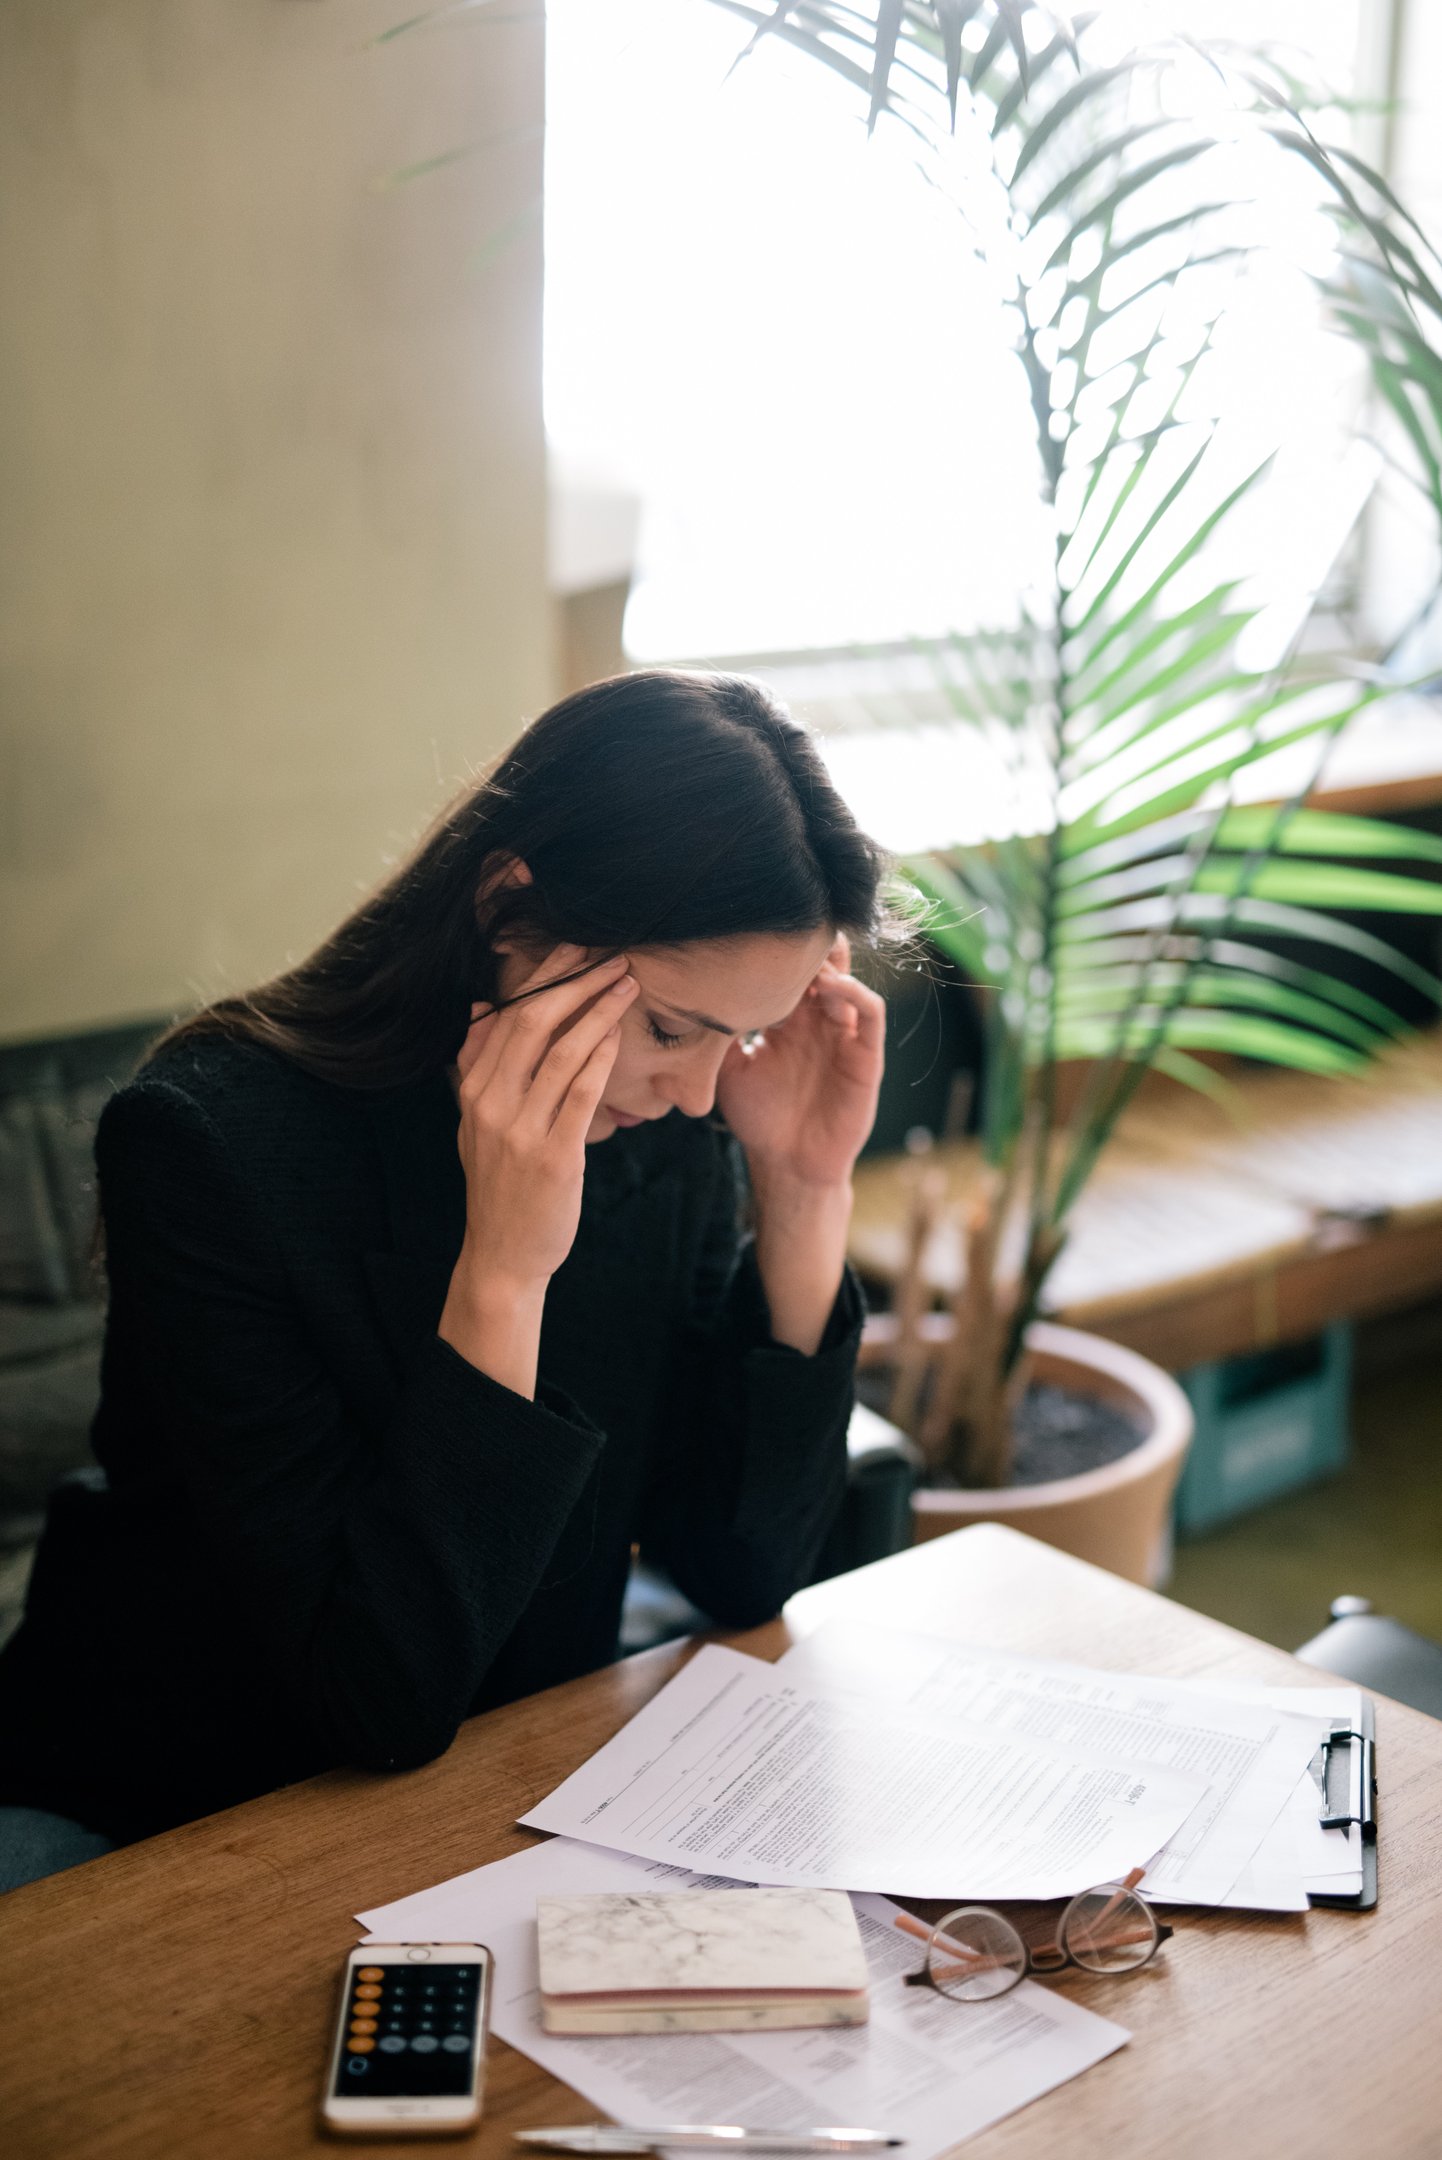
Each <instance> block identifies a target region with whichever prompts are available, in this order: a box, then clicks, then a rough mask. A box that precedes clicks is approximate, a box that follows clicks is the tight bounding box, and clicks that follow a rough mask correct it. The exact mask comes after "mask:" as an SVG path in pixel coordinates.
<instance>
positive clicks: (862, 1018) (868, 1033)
mask: <svg viewBox="0 0 1442 2160" xmlns="http://www.w3.org/2000/svg"><path fill="white" fill-rule="evenodd" d="M817 996H818V999H819V1002H820V1005H821V1009H822V1011H823V1012H824V1013H826V1015H827V1017H828V1018H829V1019H832V1020H835V1021H836V1022H837V1023H838V1025H841V1026H844V1027H845V1029H846V1032H847V1034H848V1035H854V1036H855V1038H856V1039H857V1041H858V1042H860V1043H861V1044H862V1045H863V1046H864V1047H865V1048H866V1049H868V1050H877V1049H880V1047H881V1044H882V1041H883V1039H884V1037H885V1034H886V1001H885V999H884V998H881V997H878V996H877V994H876V992H875V991H874V990H868V989H867V987H866V985H865V984H864V983H859V982H858V981H857V980H856V977H855V976H854V975H832V976H830V977H829V978H828V977H827V976H826V975H825V973H824V972H823V975H822V976H821V978H820V979H819V980H818V983H817Z"/></svg>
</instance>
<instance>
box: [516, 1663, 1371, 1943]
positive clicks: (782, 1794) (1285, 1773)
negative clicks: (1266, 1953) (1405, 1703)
mask: <svg viewBox="0 0 1442 2160" xmlns="http://www.w3.org/2000/svg"><path fill="white" fill-rule="evenodd" d="M1288 1692H1289V1694H1290V1695H1291V1697H1292V1700H1291V1701H1290V1703H1289V1704H1288V1705H1287V1706H1286V1707H1281V1706H1279V1705H1278V1704H1277V1703H1276V1702H1275V1701H1274V1700H1273V1699H1272V1697H1271V1695H1270V1694H1269V1693H1268V1691H1265V1690H1252V1691H1251V1694H1250V1697H1249V1699H1247V1700H1238V1699H1233V1698H1229V1697H1226V1696H1219V1695H1215V1694H1210V1693H1207V1692H1204V1691H1202V1690H1199V1689H1196V1688H1193V1687H1189V1686H1182V1685H1179V1684H1176V1683H1173V1682H1169V1681H1161V1680H1153V1679H1142V1678H1139V1677H1130V1676H1128V1675H1125V1674H1119V1673H1105V1672H1094V1671H1091V1670H1089V1669H1088V1668H1086V1667H1084V1666H1075V1665H1064V1664H1060V1663H1056V1662H1053V1661H1049V1660H1040V1659H1029V1658H1009V1657H1004V1656H999V1655H997V1654H996V1653H994V1652H987V1651H980V1650H972V1649H969V1648H967V1647H965V1646H963V1645H960V1644H954V1643H949V1642H945V1641H939V1640H933V1639H932V1638H931V1637H928V1636H916V1635H904V1634H896V1633H891V1632H889V1631H886V1630H881V1629H868V1628H858V1627H854V1626H848V1625H845V1624H837V1625H835V1626H832V1627H829V1628H824V1629H823V1630H822V1631H821V1633H820V1634H819V1635H816V1636H814V1637H812V1638H811V1639H810V1640H809V1641H808V1642H805V1643H802V1644H800V1645H798V1646H797V1648H795V1649H794V1650H792V1651H791V1652H790V1653H789V1654H788V1655H787V1656H786V1657H785V1658H783V1659H782V1661H781V1663H780V1664H779V1665H766V1664H763V1663H761V1662H760V1661H759V1660H757V1659H755V1658H748V1657H743V1656H742V1655H741V1654H740V1653H739V1652H738V1651H735V1650H725V1649H722V1648H720V1647H719V1646H717V1645H714V1644H709V1645H707V1646H706V1647H705V1648H703V1649H702V1650H700V1651H699V1652H698V1653H697V1655H696V1656H695V1657H694V1658H693V1659H692V1661H691V1663H690V1664H689V1665H688V1666H687V1667H686V1668H685V1670H684V1671H683V1672H681V1673H679V1674H678V1675H677V1677H676V1678H675V1679H674V1680H673V1681H672V1682H671V1683H670V1685H669V1686H668V1687H666V1688H663V1689H662V1691H661V1693H660V1694H659V1695H657V1696H656V1697H655V1698H654V1699H653V1700H652V1701H651V1702H650V1703H648V1704H647V1706H646V1708H645V1709H644V1710H642V1711H641V1712H640V1714H639V1715H638V1716H636V1717H634V1718H633V1719H632V1720H631V1722H630V1724H629V1725H627V1726H626V1727H624V1729H623V1730H622V1731H621V1732H619V1733H618V1734H617V1735H616V1737H615V1739H614V1740H612V1741H610V1742H609V1743H608V1745H607V1746H606V1747H604V1748H602V1749H601V1750H600V1751H599V1753H598V1754H596V1755H594V1756H592V1758H591V1760H590V1761H589V1762H587V1763H585V1764H583V1765H582V1767H581V1768H580V1769H579V1770H577V1771H576V1772H575V1773H574V1774H573V1775H572V1776H571V1777H569V1778H567V1780H566V1782H565V1783H564V1784H563V1785H561V1786H559V1787H558V1788H557V1789H556V1791H555V1792H553V1793H552V1794H550V1796H549V1797H548V1798H547V1799H545V1800H543V1801H542V1802H541V1804H540V1806H539V1807H536V1808H533V1809H532V1811H531V1812H530V1814H529V1815H527V1816H525V1817H523V1820H524V1821H525V1822H526V1823H527V1824H528V1825H530V1826H531V1827H532V1828H533V1829H537V1830H553V1831H557V1832H560V1833H561V1834H563V1835H565V1836H569V1837H577V1838H585V1839H591V1840H594V1841H596V1842H598V1843H604V1844H606V1845H609V1846H613V1847H615V1848H616V1849H617V1850H619V1851H623V1852H629V1853H634V1854H636V1855H637V1856H638V1857H640V1858H643V1859H648V1860H662V1861H668V1862H670V1863H672V1864H673V1865H676V1866H680V1867H706V1868H709V1869H711V1870H712V1871H713V1872H714V1873H716V1874H718V1875H728V1876H733V1877H740V1878H743V1879H745V1880H747V1881H753V1882H768V1883H796V1884H808V1885H815V1886H817V1887H827V1886H833V1887H843V1888H845V1889H848V1890H870V1891H880V1890H888V1891H891V1892H893V1893H895V1894H899V1895H901V1896H905V1897H955V1898H958V1899H960V1898H979V1897H984V1898H1054V1897H1063V1896H1068V1895H1070V1894H1071V1893H1073V1892H1075V1891H1078V1890H1085V1889H1088V1888H1090V1887H1091V1886H1092V1885H1093V1884H1094V1883H1100V1882H1108V1881H1110V1880H1112V1879H1113V1878H1115V1877H1118V1876H1121V1875H1124V1874H1126V1873H1127V1872H1128V1871H1129V1870H1130V1869H1132V1868H1135V1867H1145V1868H1146V1869H1147V1874H1146V1877H1145V1884H1144V1887H1145V1888H1146V1890H1147V1891H1148V1893H1149V1894H1151V1895H1154V1896H1156V1897H1159V1898H1166V1899H1170V1900H1172V1901H1173V1902H1177V1903H1185V1904H1206V1905H1221V1904H1226V1903H1228V1902H1230V1901H1231V1900H1232V1898H1233V1896H1234V1894H1237V1893H1240V1895H1241V1896H1242V1897H1244V1898H1245V1900H1246V1902H1248V1903H1249V1904H1251V1905H1253V1906H1257V1907H1261V1908H1263V1909H1265V1910H1268V1911H1274V1912H1289V1911H1301V1910H1302V1909H1304V1908H1305V1906H1306V1903H1307V1896H1306V1888H1305V1874H1304V1869H1303V1865H1302V1862H1301V1858H1300V1855H1299V1854H1298V1852H1297V1850H1296V1828H1297V1823H1298V1822H1299V1820H1300V1816H1298V1817H1296V1818H1294V1817H1293V1816H1292V1814H1291V1812H1290V1810H1291V1808H1292V1806H1293V1804H1294V1796H1295V1795H1296V1794H1297V1792H1298V1791H1299V1789H1300V1787H1301V1781H1302V1780H1303V1779H1305V1778H1307V1777H1308V1774H1309V1765H1310V1764H1311V1762H1312V1760H1313V1758H1314V1756H1315V1754H1316V1751H1317V1748H1318V1746H1319V1744H1320V1742H1321V1740H1322V1737H1323V1735H1324V1734H1325V1732H1326V1730H1327V1725H1328V1720H1327V1716H1326V1715H1325V1714H1323V1713H1322V1712H1321V1710H1320V1708H1319V1710H1318V1711H1315V1712H1314V1711H1313V1710H1312V1709H1311V1705H1310V1704H1307V1706H1306V1708H1305V1709H1304V1708H1303V1707H1302V1706H1301V1704H1300V1703H1299V1702H1298V1701H1297V1699H1296V1698H1297V1691H1288ZM1282 1825H1285V1826H1286V1827H1285V1828H1283V1827H1279V1826H1282ZM1321 1864H1322V1862H1321V1857H1320V1855H1317V1856H1316V1860H1315V1866H1316V1868H1320V1866H1321Z"/></svg>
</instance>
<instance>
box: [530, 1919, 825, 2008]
mask: <svg viewBox="0 0 1442 2160" xmlns="http://www.w3.org/2000/svg"><path fill="white" fill-rule="evenodd" d="M536 1933H537V1940H538V1948H539V1952H540V1975H541V2023H542V2025H543V2026H544V2028H545V2030H546V2031H547V2032H552V2033H606V2032H615V2033H635V2032H741V2031H764V2030H776V2029H778V2028H781V2027H785V2026H794V2025H861V2024H864V2023H865V2021H866V2011H867V1999H866V1957H865V1953H864V1952H863V1950H862V1947H861V1937H860V1934H859V1933H858V1931H857V1926H856V1915H855V1914H854V1913H853V1911H852V1909H851V1900H850V1898H849V1897H847V1895H846V1894H845V1892H844V1891H841V1890H675V1891H659V1892H646V1891H640V1892H637V1893H636V1894H634V1895H619V1894H604V1895H601V1896H595V1897H543V1898H538V1899H537V1900H536Z"/></svg>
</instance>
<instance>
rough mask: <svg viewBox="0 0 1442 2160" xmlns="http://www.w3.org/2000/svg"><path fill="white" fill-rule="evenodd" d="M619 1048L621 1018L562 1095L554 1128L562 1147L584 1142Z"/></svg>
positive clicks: (552, 1129)
mask: <svg viewBox="0 0 1442 2160" xmlns="http://www.w3.org/2000/svg"><path fill="white" fill-rule="evenodd" d="M620 1047H621V1027H620V1023H619V1021H618V1022H617V1023H616V1025H615V1026H614V1027H612V1028H610V1029H609V1030H608V1032H607V1033H606V1034H604V1035H603V1036H602V1037H601V1040H600V1041H599V1042H598V1043H597V1044H596V1046H595V1048H594V1049H593V1050H592V1052H591V1055H590V1056H589V1057H588V1058H587V1060H586V1062H585V1064H584V1065H583V1066H582V1067H581V1069H580V1071H579V1072H578V1073H577V1074H576V1077H575V1079H574V1080H573V1081H572V1082H571V1085H570V1087H569V1088H568V1089H567V1090H566V1093H565V1095H564V1097H563V1098H562V1101H561V1106H560V1108H559V1110H557V1112H556V1116H555V1121H554V1123H553V1124H552V1127H551V1131H552V1134H553V1136H554V1137H555V1139H557V1140H558V1141H560V1143H561V1144H562V1145H563V1146H571V1145H579V1144H581V1143H583V1142H584V1140H585V1138H586V1134H587V1132H588V1131H589V1130H590V1126H591V1120H592V1118H593V1117H594V1116H595V1115H596V1108H597V1105H598V1104H599V1102H600V1100H601V1097H602V1095H604V1093H605V1092H606V1082H607V1081H608V1080H609V1079H610V1077H611V1067H612V1066H613V1065H614V1064H615V1062H616V1052H617V1051H618V1050H619V1049H620Z"/></svg>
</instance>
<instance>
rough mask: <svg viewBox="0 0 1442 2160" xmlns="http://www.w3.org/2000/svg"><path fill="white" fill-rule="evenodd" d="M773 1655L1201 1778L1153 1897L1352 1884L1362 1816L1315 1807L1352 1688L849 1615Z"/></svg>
mask: <svg viewBox="0 0 1442 2160" xmlns="http://www.w3.org/2000/svg"><path fill="white" fill-rule="evenodd" d="M773 1669H774V1670H776V1671H778V1672H783V1673H785V1674H787V1675H788V1677H794V1678H795V1679H796V1680H797V1681H798V1683H799V1684H800V1685H801V1686H803V1687H806V1688H808V1689H812V1690H815V1691H816V1692H818V1693H819V1692H837V1693H839V1692H845V1693H849V1694H853V1695H856V1696H867V1697H869V1698H872V1699H874V1700H875V1701H877V1702H885V1703H888V1704H905V1705H906V1706H907V1707H908V1708H909V1709H912V1710H917V1711H925V1712H928V1713H931V1714H937V1715H940V1716H942V1717H945V1718H948V1719H955V1720H959V1721H964V1722H966V1723H967V1724H970V1725H976V1726H982V1727H984V1728H986V1729H988V1730H990V1731H993V1732H1009V1733H1017V1734H1024V1735H1028V1736H1032V1737H1038V1738H1046V1739H1047V1740H1049V1741H1051V1742H1053V1743H1061V1744H1065V1745H1071V1746H1075V1747H1076V1748H1078V1749H1079V1750H1080V1749H1084V1750H1087V1751H1089V1752H1092V1753H1094V1754H1114V1755H1116V1756H1117V1757H1119V1758H1121V1759H1123V1760H1126V1761H1130V1762H1134V1763H1146V1764H1148V1765H1166V1766H1168V1767H1170V1768H1172V1769H1174V1770H1186V1771H1190V1772H1192V1773H1193V1774H1195V1775H1197V1776H1199V1777H1201V1778H1204V1779H1205V1790H1204V1791H1203V1792H1202V1793H1201V1795H1200V1796H1199V1798H1198V1800H1197V1803H1196V1805H1195V1807H1194V1808H1193V1809H1192V1811H1191V1813H1190V1814H1189V1815H1188V1817H1187V1819H1186V1821H1185V1822H1184V1823H1183V1824H1182V1826H1181V1828H1180V1829H1179V1830H1178V1831H1177V1832H1176V1833H1175V1835H1174V1836H1172V1837H1171V1838H1170V1839H1169V1840H1168V1842H1167V1844H1166V1845H1165V1847H1164V1848H1163V1849H1162V1850H1161V1851H1159V1852H1158V1853H1157V1854H1156V1855H1155V1856H1154V1857H1153V1859H1152V1861H1151V1864H1150V1866H1149V1867H1148V1869H1147V1873H1146V1877H1145V1880H1144V1883H1143V1888H1144V1889H1145V1891H1146V1893H1147V1895H1148V1897H1151V1898H1155V1899H1161V1900H1166V1901H1170V1902H1172V1903H1174V1904H1185V1905H1234V1906H1246V1907H1248V1908H1250V1909H1252V1910H1259V1911H1267V1912H1303V1911H1305V1910H1306V1906H1307V1893H1308V1892H1309V1891H1312V1890H1315V1891H1317V1892H1319V1893H1322V1892H1330V1893H1332V1894H1334V1895H1340V1894H1345V1893H1348V1892H1352V1891H1357V1890H1360V1889H1361V1887H1362V1853H1361V1833H1360V1831H1358V1830H1356V1829H1354V1830H1352V1831H1350V1832H1349V1831H1346V1830H1323V1829H1322V1828H1321V1827H1320V1826H1319V1822H1318V1813H1319V1807H1318V1802H1319V1779H1320V1765H1319V1761H1318V1753H1317V1751H1318V1749H1319V1747H1320V1745H1321V1742H1322V1740H1323V1738H1324V1737H1325V1736H1326V1734H1327V1732H1328V1731H1329V1730H1330V1728H1331V1726H1332V1724H1333V1722H1334V1720H1337V1719H1344V1720H1346V1722H1347V1723H1348V1724H1354V1723H1355V1721H1356V1719H1357V1717H1358V1715H1359V1713H1360V1708H1361V1705H1360V1701H1359V1697H1358V1691H1357V1689H1356V1688H1351V1687H1340V1686H1339V1687H1323V1688H1311V1687H1301V1688H1294V1687H1263V1686H1258V1685H1256V1684H1254V1683H1249V1682H1245V1681H1238V1682H1234V1683H1228V1684H1225V1686H1224V1685H1223V1684H1222V1683H1220V1682H1217V1681H1212V1680H1158V1679H1155V1678H1153V1677H1151V1676H1150V1675H1148V1676H1142V1675H1140V1674H1127V1673H1112V1672H1102V1671H1098V1670H1095V1669H1093V1668H1092V1667H1089V1666H1085V1665H1071V1664H1065V1663H1062V1662H1061V1661H1060V1660H1056V1659H1048V1658H1023V1657H1006V1656H1003V1655H1000V1654H998V1653H997V1652H995V1651H988V1650H978V1649H973V1648H971V1647H970V1646H968V1645H965V1644H961V1643H953V1642H948V1641H944V1640H941V1639H939V1638H935V1637H932V1636H926V1635H911V1634H902V1633H899V1632H892V1631H890V1630H886V1629H880V1630H878V1629H866V1628H859V1627H856V1626H854V1625H848V1624H846V1623H844V1622H836V1623H833V1624H832V1625H831V1626H829V1627H825V1628H823V1629H822V1630H821V1631H820V1633H819V1634H817V1635H814V1636H812V1637H810V1639H809V1640H808V1641H806V1642H803V1643H800V1644H798V1645H797V1646H796V1648H795V1649H793V1650H791V1651H790V1652H788V1654H787V1656H786V1657H784V1658H783V1659H782V1660H781V1663H780V1665H779V1666H777V1667H775V1668H773ZM1143 1857H1145V1856H1142V1855H1139V1856H1138V1858H1139V1860H1140V1859H1141V1858H1143ZM1098 1879H1100V1878H1098ZM1030 1894H1031V1895H1034V1896H1041V1895H1043V1894H1044V1893H1042V1892H1040V1891H1034V1892H1032V1893H1030Z"/></svg>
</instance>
